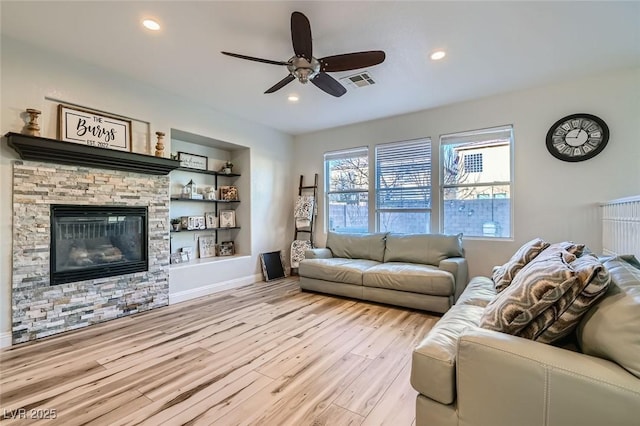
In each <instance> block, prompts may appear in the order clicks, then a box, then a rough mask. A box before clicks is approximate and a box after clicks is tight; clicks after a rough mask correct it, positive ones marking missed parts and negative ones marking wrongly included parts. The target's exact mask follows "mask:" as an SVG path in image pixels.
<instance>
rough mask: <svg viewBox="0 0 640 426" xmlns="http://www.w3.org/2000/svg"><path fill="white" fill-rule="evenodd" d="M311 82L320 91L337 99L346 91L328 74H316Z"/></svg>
mask: <svg viewBox="0 0 640 426" xmlns="http://www.w3.org/2000/svg"><path fill="white" fill-rule="evenodd" d="M311 82H312V83H313V84H315V85H316V87H318V88H319V89H320V90H324V91H325V92H327V93H328V94H330V95H333V96H335V97H336V98H339V97H340V96H342V95H344V94H345V93H347V89H345V88H344V86H343V85H342V84H340V83H339V82H338V80H336V79H335V78H333V77H331V76H330V75H329V74H325V73H323V72H320V73H318V74H317V75H316V76H315V77H314V78H313V79H312V80H311Z"/></svg>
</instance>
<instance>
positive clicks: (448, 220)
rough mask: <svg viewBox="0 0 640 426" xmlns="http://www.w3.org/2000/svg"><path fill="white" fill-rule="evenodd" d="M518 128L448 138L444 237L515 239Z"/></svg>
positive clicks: (445, 139) (443, 165)
mask: <svg viewBox="0 0 640 426" xmlns="http://www.w3.org/2000/svg"><path fill="white" fill-rule="evenodd" d="M512 144H513V129H512V127H511V126H504V127H498V128H492V129H484V130H477V131H473V132H464V133H455V134H450V135H443V136H442V137H441V138H440V145H441V156H440V162H441V170H442V173H441V180H442V184H441V199H442V208H441V211H442V218H443V220H442V223H443V232H444V233H447V234H457V233H459V232H462V233H463V234H464V235H465V236H467V237H487V238H510V237H511V235H512V232H511V228H512V227H511V216H512V215H511V210H512V203H511V195H512V192H511V187H512V171H511V169H512V155H511V149H512V148H511V147H512Z"/></svg>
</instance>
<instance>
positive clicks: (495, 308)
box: [480, 252, 578, 337]
mask: <svg viewBox="0 0 640 426" xmlns="http://www.w3.org/2000/svg"><path fill="white" fill-rule="evenodd" d="M575 259H576V257H575V256H574V255H573V254H571V253H569V252H562V253H559V254H558V256H552V257H548V258H547V259H542V260H540V261H537V262H530V263H529V264H527V265H526V266H525V267H524V268H522V270H521V271H520V272H519V273H518V274H517V275H516V276H515V278H514V279H513V282H512V283H511V285H510V286H509V287H507V288H506V289H505V290H504V291H503V292H502V293H500V294H499V295H498V296H497V297H496V298H495V299H493V300H492V301H491V302H490V303H489V304H488V305H487V307H486V308H485V311H484V313H483V315H482V318H481V320H480V326H481V327H483V328H487V329H489V330H495V331H500V332H503V333H507V334H513V335H516V336H522V337H525V336H524V335H522V334H523V333H525V334H526V335H529V334H530V333H531V332H532V331H533V330H528V329H526V328H527V326H529V325H530V324H531V323H532V322H533V321H534V319H536V318H537V317H538V315H540V314H541V313H542V312H544V311H545V310H547V309H548V308H549V307H550V306H552V305H553V304H554V303H556V302H557V301H558V299H560V298H561V297H562V296H563V295H564V294H565V293H566V292H567V291H568V290H569V289H570V288H571V287H572V286H573V285H574V284H575V282H576V280H577V279H578V276H577V274H576V273H575V272H574V271H573V270H572V269H571V267H570V266H569V262H572V261H573V260H575ZM548 325H549V324H546V323H545V324H539V325H538V326H539V327H542V328H544V329H546V328H547V327H548Z"/></svg>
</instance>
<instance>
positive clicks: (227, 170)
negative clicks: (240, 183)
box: [220, 160, 233, 175]
mask: <svg viewBox="0 0 640 426" xmlns="http://www.w3.org/2000/svg"><path fill="white" fill-rule="evenodd" d="M220 171H221V172H222V173H224V174H226V175H230V174H231V172H233V163H232V162H231V161H229V160H227V161H225V163H224V164H223V165H222V168H221V169H220Z"/></svg>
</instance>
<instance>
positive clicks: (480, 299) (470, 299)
mask: <svg viewBox="0 0 640 426" xmlns="http://www.w3.org/2000/svg"><path fill="white" fill-rule="evenodd" d="M495 298H496V289H495V288H494V287H493V281H491V278H487V277H474V278H472V279H471V281H469V284H467V287H466V288H465V290H464V291H463V292H462V295H461V296H460V298H459V299H458V301H457V302H456V304H457V305H475V306H480V307H482V308H484V307H485V306H487V305H488V304H489V302H491V301H492V300H493V299H495Z"/></svg>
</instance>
